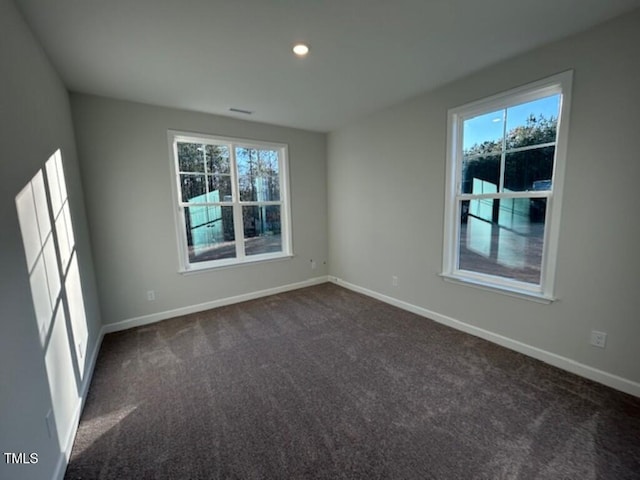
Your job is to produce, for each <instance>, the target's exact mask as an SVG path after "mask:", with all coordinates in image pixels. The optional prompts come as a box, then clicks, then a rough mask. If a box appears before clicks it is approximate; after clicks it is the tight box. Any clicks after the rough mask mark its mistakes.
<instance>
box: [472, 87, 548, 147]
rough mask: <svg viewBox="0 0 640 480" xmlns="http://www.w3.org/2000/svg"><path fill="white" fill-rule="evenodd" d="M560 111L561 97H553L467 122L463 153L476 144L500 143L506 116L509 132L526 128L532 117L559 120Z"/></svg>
mask: <svg viewBox="0 0 640 480" xmlns="http://www.w3.org/2000/svg"><path fill="white" fill-rule="evenodd" d="M559 111H560V95H559V94H557V95H551V96H549V97H544V98H541V99H538V100H534V101H532V102H527V103H523V104H520V105H515V106H512V107H509V108H507V109H506V110H504V109H503V110H496V111H493V112H489V113H485V114H483V115H479V116H477V117H474V118H470V119H467V120H465V122H464V134H463V145H462V149H463V151H465V152H466V151H468V150H469V149H470V148H471V147H473V146H474V145H476V144H481V143H483V142H487V141H500V140H501V139H502V134H503V131H504V122H505V116H506V122H507V132H509V131H511V130H513V129H514V128H516V127H519V126H524V125H526V123H527V118H529V116H530V115H533V116H535V117H536V118H538V117H541V116H542V117H544V118H546V119H549V118H551V117H553V118H555V119H557V118H558V112H559Z"/></svg>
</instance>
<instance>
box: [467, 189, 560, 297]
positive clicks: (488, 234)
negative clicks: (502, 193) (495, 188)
mask: <svg viewBox="0 0 640 480" xmlns="http://www.w3.org/2000/svg"><path fill="white" fill-rule="evenodd" d="M473 202H478V204H477V205H475V206H474V205H472V204H473ZM546 204H547V200H546V198H509V199H483V200H471V201H463V202H461V205H460V211H461V215H460V238H459V250H458V268H459V269H460V270H468V271H471V272H477V273H482V274H487V275H494V276H497V277H505V278H510V279H514V280H518V281H521V282H525V283H530V284H534V285H539V284H540V272H541V265H542V250H543V242H544V229H545V215H546ZM476 212H477V213H479V214H477V213H476ZM489 212H490V216H488V213H489Z"/></svg>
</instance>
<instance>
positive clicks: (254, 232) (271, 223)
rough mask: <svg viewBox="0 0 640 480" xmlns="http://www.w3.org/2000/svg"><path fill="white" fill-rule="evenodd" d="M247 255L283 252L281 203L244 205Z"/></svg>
mask: <svg viewBox="0 0 640 480" xmlns="http://www.w3.org/2000/svg"><path fill="white" fill-rule="evenodd" d="M242 220H243V227H244V249H245V254H246V255H259V254H262V253H270V252H281V251H282V235H281V229H280V205H260V206H253V205H252V206H245V207H242Z"/></svg>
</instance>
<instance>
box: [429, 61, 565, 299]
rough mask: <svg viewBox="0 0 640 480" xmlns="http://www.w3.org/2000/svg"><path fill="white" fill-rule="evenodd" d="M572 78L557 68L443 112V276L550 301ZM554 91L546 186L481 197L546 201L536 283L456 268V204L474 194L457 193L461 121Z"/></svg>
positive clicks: (458, 216) (528, 297) (557, 237)
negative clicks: (445, 115)
mask: <svg viewBox="0 0 640 480" xmlns="http://www.w3.org/2000/svg"><path fill="white" fill-rule="evenodd" d="M572 79H573V72H572V71H567V72H563V73H560V74H557V75H554V76H552V77H548V78H545V79H543V80H539V81H537V82H533V83H530V84H527V85H524V86H521V87H518V88H515V89H512V90H509V91H507V92H504V93H500V94H497V95H494V96H491V97H489V98H486V99H482V100H479V101H476V102H472V103H468V104H466V105H462V106H460V107H456V108H453V109H450V110H449V111H448V122H447V125H448V126H447V172H446V198H445V220H444V243H443V261H442V274H441V275H442V277H443V278H444V279H445V280H449V281H453V282H458V283H463V284H466V285H471V286H476V287H480V288H483V289H489V290H491V291H496V292H500V293H505V294H507V295H512V296H516V297H520V298H526V299H529V300H534V301H539V302H543V303H550V302H552V301H553V300H555V296H554V291H555V272H556V261H557V257H558V240H559V233H560V214H561V208H562V193H563V186H564V175H565V164H566V155H567V138H568V131H569V111H570V104H571V85H572ZM554 94H560V95H561V100H560V110H559V118H558V125H557V136H556V144H555V158H554V164H553V168H554V170H553V177H552V178H553V182H552V189H551V190H550V191H546V192H537V191H536V192H534V191H525V192H509V193H500V192H499V193H496V194H488V195H487V197H489V198H492V199H496V198H497V199H500V198H531V197H537V198H546V199H547V206H546V219H545V236H544V247H543V253H542V264H541V274H540V284H539V285H533V284H530V283H526V282H521V281H517V280H512V279H508V278H506V277H498V276H493V275H488V274H483V273H479V272H472V271H469V270H461V269H459V268H458V264H459V235H460V216H461V212H460V207H459V205H461V201H462V200H468V199H476V198H478V196H477V195H473V194H463V193H462V192H461V175H462V157H463V154H462V152H463V124H464V121H465V120H466V119H468V118H473V117H475V116H478V115H481V114H484V113H489V112H491V111H495V110H499V109H504V108H508V107H510V106H513V105H518V104H521V103H526V102H530V101H533V100H537V99H539V98H542V97H546V96H550V95H554ZM468 197H469V198H468Z"/></svg>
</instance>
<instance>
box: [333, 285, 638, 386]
mask: <svg viewBox="0 0 640 480" xmlns="http://www.w3.org/2000/svg"><path fill="white" fill-rule="evenodd" d="M329 281H330V282H332V283H335V284H336V285H340V286H342V287H345V288H348V289H349V290H353V291H354V292H358V293H362V294H364V295H367V296H369V297H372V298H375V299H377V300H380V301H382V302H385V303H388V304H390V305H393V306H395V307H398V308H401V309H403V310H407V311H409V312H412V313H415V314H417V315H420V316H422V317H426V318H429V319H431V320H434V321H436V322H438V323H441V324H443V325H447V326H448V327H452V328H455V329H456V330H460V331H463V332H465V333H469V334H471V335H474V336H476V337H480V338H483V339H485V340H488V341H490V342H493V343H496V344H498V345H501V346H503V347H506V348H508V349H510V350H515V351H516V352H520V353H523V354H525V355H528V356H529V357H533V358H535V359H537V360H541V361H543V362H545V363H548V364H549V365H553V366H554V367H558V368H560V369H562V370H566V371H568V372H571V373H575V374H576V375H579V376H581V377H585V378H588V379H589V380H593V381H594V382H598V383H601V384H603V385H606V386H608V387H611V388H614V389H616V390H620V391H621V392H625V393H628V394H630V395H634V396H636V397H640V383H638V382H634V381H632V380H629V379H626V378H623V377H619V376H618V375H614V374H612V373H608V372H605V371H603V370H599V369H597V368H593V367H590V366H589V365H585V364H582V363H579V362H576V361H575V360H572V359H570V358H567V357H563V356H561V355H557V354H555V353H552V352H548V351H546V350H542V349H541V348H537V347H533V346H531V345H527V344H526V343H522V342H519V341H517V340H513V339H511V338H508V337H505V336H502V335H499V334H497V333H493V332H490V331H489V330H485V329H483V328H479V327H476V326H473V325H469V324H468V323H464V322H461V321H460V320H456V319H455V318H451V317H448V316H446V315H442V314H440V313H437V312H434V311H431V310H428V309H426V308H423V307H418V306H417V305H413V304H411V303H407V302H404V301H402V300H398V299H396V298H393V297H389V296H387V295H383V294H381V293H378V292H375V291H373V290H369V289H368V288H364V287H360V286H358V285H354V284H352V283H349V282H346V281H344V280H342V279H340V278H338V277H334V276H329Z"/></svg>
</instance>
